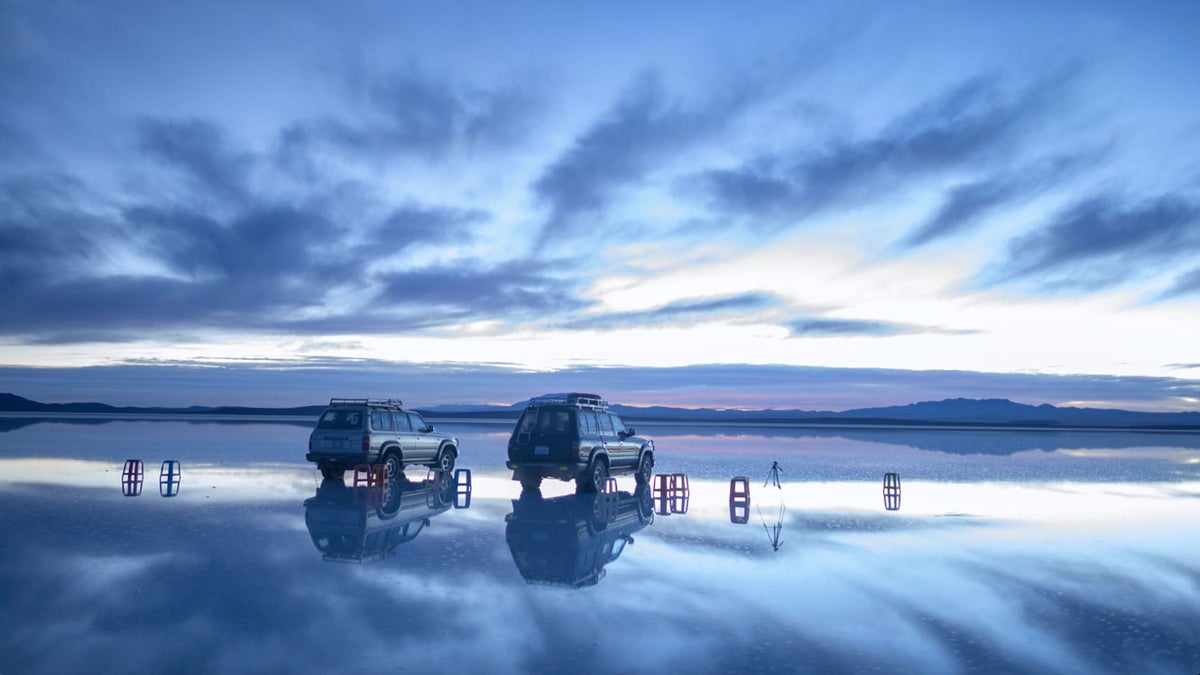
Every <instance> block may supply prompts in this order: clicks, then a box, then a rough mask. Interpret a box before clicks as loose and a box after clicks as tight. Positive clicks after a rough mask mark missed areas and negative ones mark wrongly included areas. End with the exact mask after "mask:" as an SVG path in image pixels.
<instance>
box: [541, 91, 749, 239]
mask: <svg viewBox="0 0 1200 675" xmlns="http://www.w3.org/2000/svg"><path fill="white" fill-rule="evenodd" d="M753 91H754V86H753V84H751V83H743V84H742V86H740V87H731V88H729V89H728V90H718V91H716V92H714V93H713V94H712V96H711V97H710V98H707V99H705V100H701V101H699V102H692V103H685V102H683V101H682V100H679V99H675V98H672V96H671V95H670V94H669V93H668V92H667V90H666V87H665V86H664V84H663V82H662V79H661V78H660V77H659V76H657V75H655V74H654V73H652V72H646V73H643V74H641V75H640V76H639V77H638V78H637V79H636V80H635V81H634V82H633V83H632V84H631V85H630V86H629V87H628V88H627V89H626V90H625V91H624V93H623V94H622V96H621V97H620V99H619V100H618V101H617V102H616V103H615V104H614V105H612V106H611V107H610V108H609V109H608V110H607V111H605V112H604V114H603V115H601V116H600V118H599V119H598V120H597V121H596V122H595V123H594V124H593V125H592V126H591V127H589V128H588V129H587V130H586V131H584V132H583V133H581V134H580V135H579V136H578V137H576V139H575V141H574V143H572V145H571V147H570V148H568V149H567V150H566V151H565V152H564V153H563V154H562V155H561V156H559V157H558V158H557V159H556V160H555V161H554V162H553V163H551V164H550V165H549V166H547V167H546V169H545V170H544V171H543V172H542V174H541V176H539V177H538V179H537V180H536V181H535V182H534V183H533V186H532V188H533V192H534V194H535V195H536V196H537V198H538V199H539V200H540V201H541V202H542V203H544V204H546V205H547V206H548V207H549V210H550V213H549V215H548V216H547V225H546V230H547V231H548V232H563V231H567V232H569V231H571V230H572V229H573V228H576V227H578V226H579V222H578V220H577V219H578V218H579V217H580V216H582V215H583V214H593V215H594V214H595V213H596V212H598V211H600V210H602V209H603V208H604V207H605V206H606V205H607V204H608V203H609V200H610V199H612V198H613V196H614V194H615V193H616V191H618V190H619V189H620V188H621V187H623V186H626V185H629V184H631V183H634V182H635V181H637V180H639V179H641V178H643V177H644V176H646V175H647V174H648V173H649V172H651V171H652V170H653V169H654V168H655V167H656V166H658V165H659V164H660V163H662V162H664V161H666V160H667V159H668V158H670V157H671V156H673V155H674V154H675V153H678V152H680V151H681V150H682V149H684V148H686V147H689V146H691V145H694V144H696V143H699V142H702V141H703V140H704V139H705V138H706V137H710V136H711V135H712V134H714V133H716V132H718V131H719V130H721V129H723V128H725V127H727V126H728V125H729V124H731V123H732V122H733V120H734V119H735V118H736V116H737V115H738V114H739V112H740V111H742V110H743V109H744V108H745V106H747V105H748V104H749V103H750V102H751V101H752V100H753V98H754V96H753V95H752V93H753Z"/></svg>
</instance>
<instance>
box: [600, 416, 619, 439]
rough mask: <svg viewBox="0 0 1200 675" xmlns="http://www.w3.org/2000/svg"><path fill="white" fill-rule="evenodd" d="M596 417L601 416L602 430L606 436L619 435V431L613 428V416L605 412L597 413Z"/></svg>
mask: <svg viewBox="0 0 1200 675" xmlns="http://www.w3.org/2000/svg"><path fill="white" fill-rule="evenodd" d="M596 417H599V418H600V430H601V431H602V432H603V433H604V435H605V436H616V435H617V432H616V431H615V430H614V429H613V423H612V417H610V416H609V415H605V414H604V413H600V414H598V415H596Z"/></svg>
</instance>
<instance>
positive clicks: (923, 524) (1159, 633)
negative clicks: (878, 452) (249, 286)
mask: <svg viewBox="0 0 1200 675" xmlns="http://www.w3.org/2000/svg"><path fill="white" fill-rule="evenodd" d="M185 472H186V467H185ZM185 480H186V473H185ZM510 485H511V484H510ZM1054 486H1055V487H1058V486H1059V484H1054ZM263 487H265V486H263ZM722 487H723V488H724V489H725V490H726V491H727V485H725V486H723V485H721V484H720V483H705V482H703V481H693V482H692V505H693V508H692V510H690V511H689V513H688V514H687V515H683V516H678V515H676V516H671V517H667V518H659V519H656V520H655V522H654V524H652V525H650V526H648V527H646V528H645V529H644V530H642V531H640V532H638V533H636V534H635V535H634V536H635V539H636V542H635V543H634V544H633V545H631V546H630V547H629V548H628V549H627V550H626V551H625V552H624V553H623V554H622V555H621V557H620V558H619V559H618V560H616V561H614V562H612V563H611V564H610V565H608V567H607V568H606V569H607V570H608V575H607V576H606V578H605V579H604V580H603V581H602V582H601V584H599V585H597V586H594V587H588V588H585V589H581V590H571V589H560V588H545V587H538V586H529V585H527V584H526V583H525V581H524V580H523V579H522V578H521V576H520V574H519V573H518V570H517V569H516V567H515V566H514V564H513V560H512V557H511V555H510V552H509V549H508V546H507V545H506V543H505V539H504V523H503V516H504V514H505V513H507V512H508V510H510V505H511V502H507V501H502V500H492V499H488V498H480V497H478V496H477V497H476V500H477V501H476V505H477V506H476V505H473V506H472V508H471V509H470V510H468V511H465V512H460V511H448V512H446V513H444V514H442V515H439V516H438V517H437V519H436V520H435V521H434V523H433V526H432V527H431V529H430V531H429V532H427V533H422V535H421V536H420V537H417V538H416V539H414V540H412V541H411V542H409V543H407V544H405V545H404V547H402V550H400V551H399V552H398V553H397V554H396V555H395V556H393V557H390V558H388V559H386V560H382V561H379V562H378V563H375V564H372V565H361V566H360V565H342V564H330V563H326V562H324V561H322V559H321V556H320V554H319V553H318V552H316V551H314V549H313V546H312V542H311V540H310V539H309V536H308V534H307V532H306V531H305V530H304V528H303V507H302V506H301V502H302V500H294V501H290V502H289V501H287V500H283V499H277V498H276V496H275V495H274V494H272V495H270V496H268V497H267V498H265V499H264V500H262V501H260V502H249V501H247V502H220V503H212V502H211V501H209V502H205V501H193V502H179V501H174V500H162V499H155V500H152V501H145V500H144V498H143V499H142V500H141V501H139V500H130V499H123V498H121V497H120V495H119V493H118V492H116V490H115V489H114V488H111V487H105V488H97V489H87V488H75V489H71V490H65V491H64V490H62V489H60V488H59V487H56V486H36V485H26V486H23V487H22V488H21V489H19V490H5V491H0V529H2V531H4V532H5V533H6V534H7V535H8V536H9V537H10V539H9V542H10V546H9V548H8V549H7V550H8V551H9V554H8V555H6V556H5V557H4V558H2V559H0V580H2V581H3V583H2V584H0V589H2V590H0V594H2V595H0V597H2V598H3V601H4V607H5V610H6V611H5V612H4V614H3V615H0V636H2V637H0V670H3V671H4V672H24V671H29V670H37V671H44V672H78V671H81V670H94V669H96V666H101V667H103V666H105V665H112V664H120V666H121V669H122V670H131V671H136V670H137V669H138V668H142V669H144V670H145V671H152V672H161V671H164V670H176V669H177V670H182V671H190V672H196V671H201V672H215V671H220V672H226V671H234V672H246V671H290V672H316V671H327V670H337V671H345V670H385V671H391V670H395V669H397V668H398V667H403V668H406V669H409V670H414V671H419V672H434V673H439V672H445V673H449V672H455V673H457V672H500V673H505V672H514V673H515V672H533V673H540V672H563V671H570V672H581V673H589V672H596V673H600V672H609V673H611V672H660V671H662V670H663V669H666V670H671V671H680V672H682V671H691V672H730V671H732V672H796V671H798V670H810V671H846V670H871V669H875V668H879V669H883V670H885V671H888V672H894V671H896V670H900V671H904V670H911V671H916V672H939V671H940V672H954V671H958V670H968V669H973V670H984V671H988V670H991V671H1009V672H1011V671H1056V672H1063V671H1073V672H1106V671H1127V672H1131V671H1137V672H1147V671H1150V672H1153V671H1155V670H1158V671H1163V672H1166V671H1175V672H1179V671H1184V672H1191V671H1189V670H1186V669H1187V668H1193V669H1194V664H1195V663H1196V662H1197V660H1198V659H1200V646H1198V645H1200V609H1197V608H1198V607H1200V583H1197V579H1200V570H1198V568H1197V567H1196V563H1195V562H1194V561H1193V560H1192V558H1193V557H1194V555H1193V554H1194V549H1195V543H1196V542H1197V541H1200V523H1197V522H1196V519H1195V518H1194V514H1195V507H1194V504H1193V502H1192V501H1191V500H1181V501H1179V502H1172V501H1170V500H1157V499H1156V500H1149V499H1141V498H1138V499H1130V498H1129V497H1126V496H1124V495H1123V494H1121V493H1126V492H1128V493H1130V494H1135V495H1138V496H1139V497H1140V496H1143V495H1152V494H1154V493H1155V492H1163V491H1164V490H1165V491H1166V492H1164V493H1165V494H1170V493H1171V492H1172V491H1184V492H1186V493H1189V494H1191V495H1193V496H1194V495H1195V494H1196V493H1197V492H1198V491H1200V485H1197V484H1184V485H1169V486H1161V485H1132V486H1129V485H1098V486H1088V485H1078V484H1068V485H1066V486H1064V487H1065V488H1067V489H1062V490H1059V491H1056V492H1050V491H1047V490H1045V489H1044V488H1043V487H1042V486H1037V485H1023V486H1012V485H997V484H990V485H989V484H984V485H939V484H928V483H922V482H919V481H914V482H906V483H905V499H906V503H905V509H906V510H905V511H904V512H902V513H900V514H888V513H884V512H883V511H882V504H881V503H880V501H879V485H878V484H877V483H871V484H863V485H857V484H832V483H831V484H816V483H814V484H807V483H804V484H801V483H796V484H787V485H786V486H785V489H786V490H791V491H789V492H787V493H786V502H787V521H786V523H785V532H786V533H787V546H785V547H783V548H781V549H780V551H779V552H778V553H774V552H770V550H769V547H768V544H767V542H766V541H765V538H764V537H763V533H762V531H761V529H758V528H755V527H750V526H737V525H732V524H730V523H728V521H727V519H726V520H724V521H722V520H721V519H719V518H709V517H706V516H702V515H700V514H702V513H703V511H704V510H705V508H707V507H704V506H702V502H706V501H707V500H708V497H706V496H702V495H701V494H698V491H699V492H701V493H702V492H704V491H705V490H717V489H718V488H722ZM860 488H861V489H863V490H864V492H863V494H864V495H865V494H867V493H868V492H869V494H870V497H871V503H870V505H869V506H866V505H853V503H854V502H855V501H856V499H857V492H856V491H857V490H858V489H860ZM868 488H869V489H868ZM314 491H315V487H309V488H308V491H307V492H308V494H307V495H305V496H312V494H313V492H314ZM846 491H850V492H852V493H853V495H854V496H853V497H850V498H848V497H847V496H846V495H845V494H843V493H844V492H846ZM910 493H911V495H910ZM726 494H727V492H726ZM910 496H911V497H912V499H911V500H910ZM723 502H724V500H723V499H719V500H718V506H719V507H721V508H723V507H724V503H723ZM847 502H849V503H851V504H852V505H851V506H849V507H845V506H844V504H845V503H847ZM913 502H915V503H913ZM910 503H913V504H912V507H913V509H914V510H913V511H908V508H909V506H910ZM952 507H961V508H952ZM477 508H478V509H479V511H478V512H477V513H483V514H490V516H492V517H487V518H478V517H474V516H475V513H476V509H477ZM968 511H969V512H972V513H979V514H982V515H980V516H978V519H977V520H975V519H973V520H971V521H967V520H963V519H954V518H935V517H934V516H935V515H936V514H939V513H951V512H968ZM1118 515H1119V516H1121V517H1120V518H1118V517H1117V516H1118ZM725 516H726V518H727V513H726V514H725ZM289 522H292V523H293V525H292V526H290V527H289V526H288V525H287V524H288V523H289ZM295 523H299V524H300V527H299V528H297V527H296V526H295ZM883 523H886V526H885V525H883ZM981 523H988V524H996V525H1001V524H1002V525H1003V527H999V526H997V527H976V525H979V524H981ZM743 542H746V543H745V545H744V546H743ZM764 549H765V550H766V551H767V552H768V553H769V555H761V554H755V551H763V550H764ZM94 566H99V567H100V568H102V569H104V570H105V571H104V578H96V577H89V576H88V575H87V570H88V569H90V568H91V567H94ZM130 645H137V650H138V654H139V657H140V659H139V661H137V662H129V661H127V660H125V659H126V657H127V655H128V653H129V649H130Z"/></svg>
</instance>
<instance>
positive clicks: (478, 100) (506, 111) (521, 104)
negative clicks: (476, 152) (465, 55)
mask: <svg viewBox="0 0 1200 675" xmlns="http://www.w3.org/2000/svg"><path fill="white" fill-rule="evenodd" d="M349 79H350V80H351V82H352V83H353V84H355V85H356V86H353V87H352V89H353V91H352V92H351V93H350V98H351V99H352V100H353V101H354V102H355V103H356V106H357V107H358V108H359V110H360V111H361V114H359V115H357V116H355V117H354V118H346V117H322V118H318V119H312V120H304V121H301V122H297V123H295V124H292V125H289V126H287V127H285V128H284V129H282V130H281V132H280V134H279V150H278V153H279V154H278V157H277V160H278V161H279V163H280V165H281V166H284V167H286V168H291V169H293V170H297V171H300V172H302V173H307V172H311V171H314V170H315V168H314V167H313V166H312V164H311V157H310V156H311V154H312V153H313V152H314V151H315V150H319V149H322V148H332V149H334V150H336V151H338V152H341V153H343V154H345V155H349V156H352V157H354V158H357V159H362V158H371V159H375V160H389V159H394V158H396V157H397V156H401V157H403V156H412V155H415V156H420V157H424V158H439V157H442V156H445V155H446V154H447V153H449V152H451V151H453V150H455V149H458V148H461V149H465V150H470V149H478V148H484V149H490V148H504V147H508V146H511V145H513V144H515V143H517V142H519V141H520V140H522V139H524V138H525V137H526V136H527V135H528V134H529V133H530V131H531V130H532V129H533V127H534V125H535V124H536V122H537V120H538V116H539V115H540V111H541V109H542V107H543V103H542V94H541V93H540V92H539V90H538V87H537V86H536V85H535V84H534V83H532V82H528V83H526V82H515V81H514V82H509V83H501V84H497V85H494V86H491V87H473V86H470V85H467V84H460V83H454V82H450V81H447V80H444V79H438V78H436V77H434V76H432V75H429V74H427V73H424V72H422V71H420V70H419V69H416V68H409V69H402V70H395V71H387V72H384V73H382V74H380V73H373V72H357V71H356V72H354V73H352V75H351V77H350V78H349Z"/></svg>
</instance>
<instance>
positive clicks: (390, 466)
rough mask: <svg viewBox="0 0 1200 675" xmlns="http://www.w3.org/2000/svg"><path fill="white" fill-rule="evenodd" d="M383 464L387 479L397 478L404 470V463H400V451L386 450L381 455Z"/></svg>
mask: <svg viewBox="0 0 1200 675" xmlns="http://www.w3.org/2000/svg"><path fill="white" fill-rule="evenodd" d="M383 465H384V466H385V467H387V475H388V479H389V480H391V479H393V478H399V477H400V474H401V473H403V472H404V465H403V464H401V463H400V453H398V452H396V451H395V450H388V451H387V453H386V454H385V455H384V456H383Z"/></svg>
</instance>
